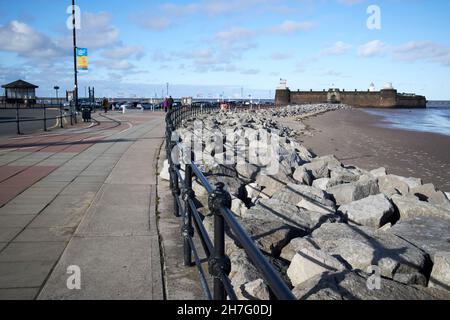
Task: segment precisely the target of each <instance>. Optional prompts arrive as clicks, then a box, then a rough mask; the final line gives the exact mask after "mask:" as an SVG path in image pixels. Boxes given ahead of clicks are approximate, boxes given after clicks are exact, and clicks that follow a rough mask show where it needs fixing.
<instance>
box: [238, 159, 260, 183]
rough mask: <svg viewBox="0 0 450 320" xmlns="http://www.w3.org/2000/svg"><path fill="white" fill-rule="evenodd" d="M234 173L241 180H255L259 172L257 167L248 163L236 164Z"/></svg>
mask: <svg viewBox="0 0 450 320" xmlns="http://www.w3.org/2000/svg"><path fill="white" fill-rule="evenodd" d="M236 172H237V174H238V176H239V177H241V178H245V179H249V180H255V178H256V175H257V174H258V172H259V167H257V166H255V165H254V164H250V163H242V164H237V165H236Z"/></svg>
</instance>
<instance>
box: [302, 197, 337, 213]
mask: <svg viewBox="0 0 450 320" xmlns="http://www.w3.org/2000/svg"><path fill="white" fill-rule="evenodd" d="M297 207H300V208H303V209H305V210H308V211H314V212H318V213H323V214H335V210H334V208H333V206H325V205H323V204H320V203H317V202H316V201H314V200H310V199H307V198H303V199H302V200H300V202H299V203H297Z"/></svg>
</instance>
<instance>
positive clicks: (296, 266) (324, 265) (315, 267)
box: [287, 249, 346, 286]
mask: <svg viewBox="0 0 450 320" xmlns="http://www.w3.org/2000/svg"><path fill="white" fill-rule="evenodd" d="M345 269H346V267H345V265H344V264H342V263H341V262H340V261H339V260H338V259H336V258H334V257H332V256H330V255H328V254H327V253H326V252H324V251H320V250H317V249H302V250H300V251H298V252H297V253H296V254H295V256H294V258H293V259H292V262H291V264H290V266H289V269H288V271H287V274H288V276H289V279H290V280H291V283H292V285H293V286H297V285H299V284H300V283H303V282H305V281H307V280H309V279H311V278H313V277H314V276H316V275H319V274H323V273H325V272H336V271H342V270H345Z"/></svg>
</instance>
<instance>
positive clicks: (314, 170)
mask: <svg viewBox="0 0 450 320" xmlns="http://www.w3.org/2000/svg"><path fill="white" fill-rule="evenodd" d="M303 168H304V169H305V170H306V171H307V172H308V173H309V174H310V175H311V176H313V177H314V179H320V178H329V177H330V169H328V165H327V163H326V162H325V161H314V162H310V163H307V164H305V165H303Z"/></svg>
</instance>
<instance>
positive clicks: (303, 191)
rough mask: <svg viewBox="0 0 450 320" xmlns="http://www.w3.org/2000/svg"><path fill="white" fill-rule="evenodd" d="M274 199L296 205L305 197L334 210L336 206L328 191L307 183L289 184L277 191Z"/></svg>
mask: <svg viewBox="0 0 450 320" xmlns="http://www.w3.org/2000/svg"><path fill="white" fill-rule="evenodd" d="M272 199H276V200H279V201H281V202H286V203H290V204H294V205H297V204H298V203H300V202H301V201H302V200H303V199H306V200H308V201H310V202H313V203H314V204H316V205H318V206H323V207H324V208H326V209H330V210H332V211H333V210H334V207H335V206H334V203H333V201H331V200H330V197H329V195H328V194H327V193H326V192H324V191H323V190H320V189H317V188H314V187H310V186H306V185H298V184H288V185H287V186H285V187H284V188H283V189H282V190H280V191H279V192H277V193H275V194H274V195H273V197H272Z"/></svg>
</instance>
